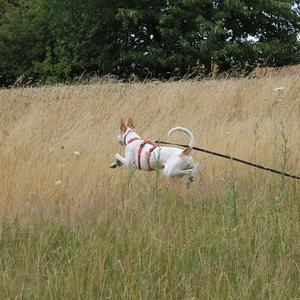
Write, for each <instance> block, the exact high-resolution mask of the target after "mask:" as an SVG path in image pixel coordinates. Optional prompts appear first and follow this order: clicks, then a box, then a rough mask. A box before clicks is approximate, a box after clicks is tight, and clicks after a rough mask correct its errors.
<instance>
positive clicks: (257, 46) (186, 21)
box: [0, 0, 300, 85]
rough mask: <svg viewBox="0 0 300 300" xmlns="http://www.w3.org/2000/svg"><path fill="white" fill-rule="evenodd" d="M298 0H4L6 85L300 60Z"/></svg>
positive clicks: (1, 55) (1, 36) (0, 67)
mask: <svg viewBox="0 0 300 300" xmlns="http://www.w3.org/2000/svg"><path fill="white" fill-rule="evenodd" d="M299 12H300V9H299V3H298V1H291V0H281V1H271V0H154V1H145V0H142V1H141V0H127V1H125V0H109V1H108V0H85V1H82V0H69V1H61V0H0V84H1V85H9V84H11V83H12V82H15V81H16V80H17V78H23V79H26V80H27V81H28V80H32V81H33V82H43V83H45V82H46V83H53V82H60V81H66V80H73V79H74V78H76V77H80V76H84V75H91V74H97V75H100V76H102V75H106V74H113V75H116V76H118V77H120V78H126V79H131V78H132V77H133V78H136V77H137V78H140V79H143V78H153V77H155V78H161V79H163V78H169V77H179V78H180V77H182V76H199V75H205V74H209V73H210V72H211V68H212V65H217V66H218V70H219V72H223V71H227V72H228V71H230V72H232V71H237V72H248V71H249V70H251V69H252V68H253V67H254V66H256V65H258V64H260V65H263V66H281V65H286V64H294V63H299V61H300V46H299V41H298V34H299V31H300V17H299Z"/></svg>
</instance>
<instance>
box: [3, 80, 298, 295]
mask: <svg viewBox="0 0 300 300" xmlns="http://www.w3.org/2000/svg"><path fill="white" fill-rule="evenodd" d="M120 116H124V117H129V116H132V117H133V119H134V121H135V123H136V125H137V128H136V130H137V132H138V133H139V134H140V135H141V136H142V137H145V138H152V139H158V138H160V139H161V140H165V139H166V133H167V131H168V130H169V129H170V128H172V127H174V126H184V127H187V128H189V129H190V130H191V131H192V132H193V133H194V135H195V138H196V145H197V146H201V147H204V148H207V149H210V150H214V151H219V152H222V153H226V154H232V155H234V156H237V157H239V158H242V159H246V160H252V161H255V162H258V163H261V164H264V165H266V166H270V167H274V168H277V169H280V170H285V171H287V172H290V173H294V174H298V175H299V172H300V161H299V159H300V153H299V150H300V79H299V78H297V77H293V76H289V77H272V78H263V79H256V80H255V79H253V80H247V79H244V80H223V81H203V82H193V81H183V82H170V83H159V82H153V83H144V84H142V83H137V84H121V83H120V84H116V83H114V84H109V83H107V84H93V85H84V86H82V85H78V86H56V87H42V88H26V89H12V90H1V91H0V165H1V168H0V191H1V195H0V215H1V218H2V220H3V221H2V225H1V236H0V249H1V253H2V254H1V256H0V266H1V270H2V274H3V276H2V280H1V281H0V297H2V298H11V299H13V298H14V299H18V298H20V299H21V298H22V299H23V298H28V299H34V298H36V299H41V298H43V299H45V298H49V299H79V298H82V299H87V298H88V299H93V298H114V299H120V298H128V299H132V298H141V299H154V298H166V299H174V298H178V299H195V297H196V298H199V297H200V298H201V297H202V298H206V299H207V298H214V299H216V298H219V299H224V298H240V299H242V298H243V299H245V298H261V299H265V298H266V297H271V298H272V299H273V298H277V299H283V298H285V299H287V298H297V297H300V291H299V288H298V282H299V279H300V273H299V272H300V269H299V264H300V250H299V249H300V245H299V239H298V235H299V230H300V223H299V221H300V191H299V182H296V181H294V180H288V179H284V178H282V177H281V176H276V175H273V174H268V173H266V172H263V171H258V170H255V169H251V168H249V167H247V166H243V165H239V164H236V163H232V162H230V161H225V160H222V159H219V158H214V157H211V156H208V155H204V154H201V153H197V152H193V157H194V159H195V160H198V161H199V162H200V165H201V168H200V172H199V176H198V178H197V179H196V181H195V182H194V184H193V185H192V187H191V188H190V189H189V190H187V189H186V187H185V185H184V184H183V182H182V181H181V180H176V179H174V180H166V179H165V178H163V177H162V174H160V173H155V172H152V173H141V172H139V171H133V170H128V169H126V168H119V169H116V170H111V169H109V168H108V166H109V164H110V163H111V161H112V159H113V157H114V154H115V153H116V152H119V153H120V154H122V153H123V151H124V149H123V148H121V146H119V145H118V144H117V143H116V134H117V133H118V124H119V119H120ZM185 139H186V137H185V136H182V135H180V134H178V135H176V136H174V137H172V141H177V142H181V143H183V142H186V140H185ZM74 151H78V152H80V155H76V154H74Z"/></svg>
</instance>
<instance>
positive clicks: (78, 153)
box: [73, 151, 81, 156]
mask: <svg viewBox="0 0 300 300" xmlns="http://www.w3.org/2000/svg"><path fill="white" fill-rule="evenodd" d="M73 154H74V155H76V156H80V155H81V153H80V152H79V151H74V152H73Z"/></svg>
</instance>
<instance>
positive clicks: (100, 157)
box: [0, 77, 300, 216]
mask: <svg viewBox="0 0 300 300" xmlns="http://www.w3.org/2000/svg"><path fill="white" fill-rule="evenodd" d="M299 83H300V80H299V79H298V78H296V77H295V78H292V77H291V78H280V79H261V80H246V79H245V80H224V81H204V82H192V81H187V82H174V83H159V82H154V83H146V84H99V85H97V84H95V85H85V86H80V85H79V86H56V87H42V88H27V89H14V90H2V91H0V111H1V115H0V126H1V130H0V142H1V144H0V151H1V152H0V153H1V155H0V162H1V170H0V172H1V173H0V178H1V181H0V190H1V199H0V201H1V202H0V207H1V211H2V213H3V214H5V215H15V214H24V215H26V216H28V215H31V214H36V213H40V212H42V213H43V214H49V215H53V214H54V215H55V216H57V215H58V214H60V213H62V215H64V214H65V213H66V211H68V213H70V214H71V215H73V214H75V215H77V214H80V215H84V214H85V213H86V214H89V213H90V211H95V210H97V212H98V211H99V212H101V211H102V210H103V209H105V208H106V207H110V206H111V205H112V202H113V200H112V199H120V194H121V189H122V182H123V181H124V176H126V173H127V172H128V170H126V169H118V170H110V169H109V168H108V166H109V164H110V162H111V161H112V159H113V157H114V154H115V153H116V152H120V153H123V151H124V149H122V148H120V147H119V146H118V145H117V144H116V134H117V132H118V124H119V118H120V116H124V117H128V116H132V117H133V118H134V120H135V122H136V125H137V129H136V130H137V132H138V133H139V134H140V135H141V136H142V137H145V138H152V139H158V138H160V139H161V140H165V139H166V132H167V131H168V129H170V128H172V127H174V126H179V125H181V126H185V127H187V128H189V129H190V130H191V131H192V132H193V133H194V135H195V138H196V144H197V145H199V146H202V147H205V148H208V149H212V150H215V151H219V152H223V153H227V154H232V155H235V156H237V157H240V158H242V159H246V160H252V161H256V162H258V163H263V164H264V165H267V166H270V167H276V168H279V169H280V168H282V165H283V161H282V153H281V150H280V148H281V147H282V145H283V138H282V134H283V131H286V132H284V134H285V135H287V136H288V142H287V145H286V147H287V148H288V150H289V151H290V152H291V153H290V156H289V159H288V165H287V166H286V170H287V171H290V172H291V173H299V164H300V163H299V149H300V147H299V146H300V138H299V137H300V133H299V132H300V130H299V124H300V123H299V120H300V94H299ZM277 87H284V89H283V90H279V91H275V90H274V89H276V88H277ZM283 126H284V128H283ZM172 140H173V141H180V142H186V140H185V137H184V136H180V135H178V137H174V138H173V139H172ZM276 144H277V146H276ZM74 151H79V152H80V153H81V155H80V156H76V155H74V153H73V152H74ZM193 156H194V158H195V159H196V160H199V161H200V163H201V168H200V174H199V177H198V178H199V179H198V180H197V181H196V182H195V184H194V186H193V187H192V188H191V190H190V191H188V192H187V191H186V189H185V187H184V186H183V184H181V183H180V184H179V185H180V188H179V191H180V193H181V192H182V193H183V194H184V195H185V194H188V195H193V196H195V197H199V198H201V197H202V196H203V193H205V192H206V191H209V190H212V189H213V190H215V189H216V190H217V189H220V185H221V184H222V183H221V181H222V180H223V179H224V178H226V177H227V176H228V174H229V173H230V163H229V162H226V161H224V160H221V159H218V158H213V157H211V156H206V155H203V154H201V153H196V152H194V153H193ZM235 168H236V172H237V176H239V177H243V178H245V180H247V178H248V177H249V176H250V175H255V176H259V177H263V178H265V179H266V180H269V179H270V180H273V178H274V176H273V175H268V174H266V173H263V172H261V171H255V170H252V169H250V168H249V167H244V166H238V165H236V166H235ZM139 177H142V178H144V177H145V178H148V177H153V174H142V173H141V174H139ZM200 180H201V181H200ZM59 181H61V184H57V185H56V184H55V183H56V182H57V183H58V182H59ZM170 185H171V186H172V188H177V186H178V182H177V181H176V182H175V184H172V183H170ZM181 186H182V187H181ZM177 190H178V188H177Z"/></svg>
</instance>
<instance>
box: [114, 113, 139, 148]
mask: <svg viewBox="0 0 300 300" xmlns="http://www.w3.org/2000/svg"><path fill="white" fill-rule="evenodd" d="M134 127H135V126H134V124H133V120H132V118H129V119H128V121H127V125H126V124H125V121H124V119H123V118H121V121H120V133H119V134H118V137H117V141H118V143H119V144H121V145H126V138H127V136H128V135H129V134H130V133H131V132H133V129H134Z"/></svg>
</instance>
